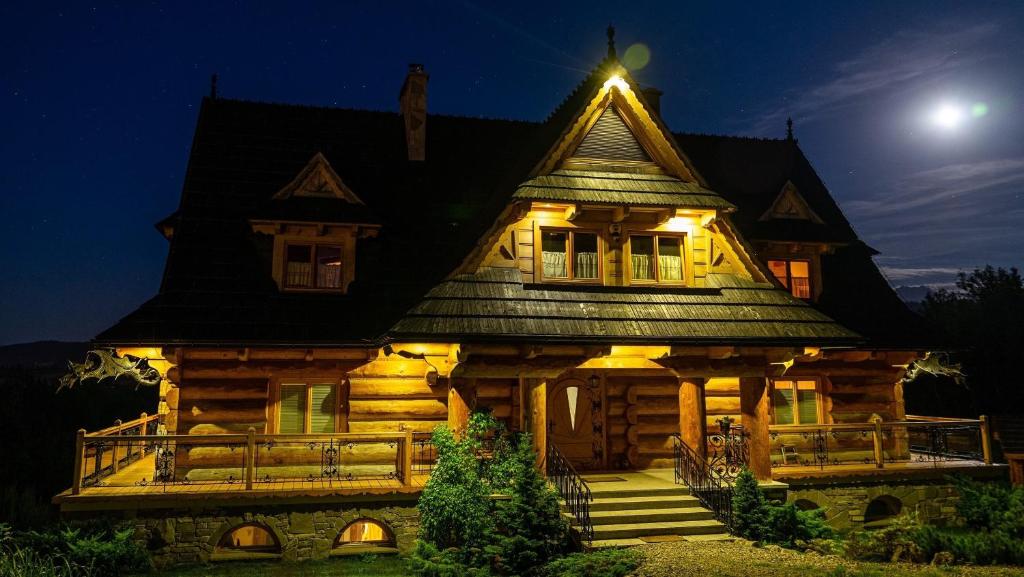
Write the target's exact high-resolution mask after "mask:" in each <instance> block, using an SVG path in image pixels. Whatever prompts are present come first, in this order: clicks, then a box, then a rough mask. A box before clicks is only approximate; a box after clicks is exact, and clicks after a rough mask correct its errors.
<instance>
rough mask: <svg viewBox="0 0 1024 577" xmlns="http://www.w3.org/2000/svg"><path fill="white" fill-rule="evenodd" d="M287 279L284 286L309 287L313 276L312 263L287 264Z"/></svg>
mask: <svg viewBox="0 0 1024 577" xmlns="http://www.w3.org/2000/svg"><path fill="white" fill-rule="evenodd" d="M287 272H288V274H287V276H288V278H287V279H286V282H285V284H286V285H288V286H309V285H310V284H311V283H310V282H309V281H310V280H311V279H312V276H313V263H309V262H289V263H288V271H287Z"/></svg>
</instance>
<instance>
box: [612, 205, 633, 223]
mask: <svg viewBox="0 0 1024 577" xmlns="http://www.w3.org/2000/svg"><path fill="white" fill-rule="evenodd" d="M629 213H630V208H629V207H628V206H616V207H615V208H613V209H612V222H622V221H624V220H626V219H627V218H629Z"/></svg>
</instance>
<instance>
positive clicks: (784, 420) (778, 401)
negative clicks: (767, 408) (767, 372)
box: [772, 381, 794, 425]
mask: <svg viewBox="0 0 1024 577" xmlns="http://www.w3.org/2000/svg"><path fill="white" fill-rule="evenodd" d="M772 404H773V405H774V407H775V424H776V425H792V424H793V416H794V415H793V382H792V381H776V383H775V390H774V392H773V393H772Z"/></svg>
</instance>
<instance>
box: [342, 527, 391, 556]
mask: <svg viewBox="0 0 1024 577" xmlns="http://www.w3.org/2000/svg"><path fill="white" fill-rule="evenodd" d="M394 548H395V536H394V534H393V533H392V532H391V529H389V528H388V526H387V525H385V524H384V523H381V522H380V521H377V520H375V519H357V520H355V521H353V522H351V523H349V524H348V525H346V526H345V528H344V529H342V531H341V533H340V534H338V539H337V540H336V541H335V542H334V553H335V554H345V553H346V552H348V551H352V552H362V551H365V550H367V549H380V550H385V551H386V550H393V549H394Z"/></svg>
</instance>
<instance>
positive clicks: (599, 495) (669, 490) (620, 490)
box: [590, 485, 690, 499]
mask: <svg viewBox="0 0 1024 577" xmlns="http://www.w3.org/2000/svg"><path fill="white" fill-rule="evenodd" d="M590 494H591V495H593V497H594V499H617V498H621V497H658V496H664V497H672V496H678V495H689V494H690V489H689V488H687V487H686V486H684V485H667V486H665V487H645V488H629V487H621V486H620V487H595V486H591V487H590Z"/></svg>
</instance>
